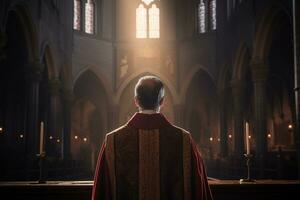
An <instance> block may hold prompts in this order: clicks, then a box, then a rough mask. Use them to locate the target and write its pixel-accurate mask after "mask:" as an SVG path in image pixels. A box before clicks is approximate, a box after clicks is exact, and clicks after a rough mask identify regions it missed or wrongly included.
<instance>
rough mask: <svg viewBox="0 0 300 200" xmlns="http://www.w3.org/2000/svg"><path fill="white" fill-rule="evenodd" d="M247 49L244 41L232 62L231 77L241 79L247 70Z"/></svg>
mask: <svg viewBox="0 0 300 200" xmlns="http://www.w3.org/2000/svg"><path fill="white" fill-rule="evenodd" d="M249 59H250V55H249V49H248V47H247V46H246V44H245V43H241V45H240V46H239V48H238V50H237V52H236V56H235V59H234V62H233V77H232V78H233V79H237V80H241V79H242V78H243V77H244V76H245V73H246V71H247V68H248V64H249Z"/></svg>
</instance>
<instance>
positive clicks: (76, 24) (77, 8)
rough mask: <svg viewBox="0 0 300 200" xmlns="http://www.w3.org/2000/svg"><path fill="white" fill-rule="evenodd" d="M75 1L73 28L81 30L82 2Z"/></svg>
mask: <svg viewBox="0 0 300 200" xmlns="http://www.w3.org/2000/svg"><path fill="white" fill-rule="evenodd" d="M73 2H74V16H73V29H75V30H80V28H81V27H80V20H81V18H80V15H81V12H80V10H81V4H80V1H79V0H74V1H73Z"/></svg>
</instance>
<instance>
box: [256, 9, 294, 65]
mask: <svg viewBox="0 0 300 200" xmlns="http://www.w3.org/2000/svg"><path fill="white" fill-rule="evenodd" d="M285 17H287V18H288V19H289V21H290V23H291V24H292V17H291V16H290V14H288V12H287V11H286V9H285V7H284V6H283V5H278V4H275V3H273V5H271V6H269V7H268V8H267V9H266V10H265V11H264V12H263V16H262V17H258V18H257V19H259V21H258V22H257V23H256V24H257V30H256V32H255V36H254V44H253V54H252V55H253V56H252V57H253V58H254V59H256V58H260V59H263V60H265V59H266V57H267V54H268V51H269V49H270V45H271V42H272V35H273V34H274V33H275V32H276V30H277V29H278V28H280V22H281V20H284V19H282V18H285Z"/></svg>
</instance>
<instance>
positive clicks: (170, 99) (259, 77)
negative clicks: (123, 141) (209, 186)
mask: <svg viewBox="0 0 300 200" xmlns="http://www.w3.org/2000/svg"><path fill="white" fill-rule="evenodd" d="M299 47H300V2H299V1H297V0H126V1H125V0H64V1H59V0H44V1H40V0H29V1H24V0H2V1H0V97H1V98H0V160H1V164H0V182H12V181H14V182H16V181H19V182H21V181H35V180H39V179H40V178H41V177H43V179H45V180H46V181H57V180H60V181H91V180H92V179H93V175H94V170H95V166H96V161H97V156H98V153H99V150H100V148H101V144H102V142H103V140H104V137H105V134H106V133H108V132H110V131H111V130H113V129H115V128H117V127H119V126H121V125H123V124H124V123H126V122H127V121H128V120H129V119H130V118H131V116H132V115H133V114H134V113H135V112H137V108H136V106H135V104H134V101H133V96H134V86H135V84H136V82H137V80H138V79H139V78H140V77H142V76H144V75H154V76H157V77H159V78H160V79H161V80H162V82H163V83H164V85H165V88H166V94H165V96H166V97H165V98H166V100H165V102H164V105H163V107H162V110H161V112H162V113H163V114H164V115H165V116H167V118H168V119H169V121H171V122H172V123H174V124H175V125H178V126H181V127H183V128H185V129H186V130H188V131H189V132H191V134H192V137H193V138H194V139H195V141H196V143H197V145H198V148H199V150H200V152H201V155H202V157H203V159H204V162H205V166H206V169H207V174H208V176H209V177H211V179H212V180H225V181H226V180H239V179H241V178H245V177H246V176H247V172H248V171H247V166H246V163H247V160H248V161H249V162H250V161H251V162H250V165H249V168H250V169H249V171H250V172H251V177H252V178H253V179H256V180H274V181H279V180H286V181H291V180H298V179H299V177H300V103H299V100H300V96H299V91H300V89H299V88H300V48H299ZM246 155H248V156H246ZM41 163H43V165H41ZM41 166H43V167H41ZM41 168H43V170H41ZM41 171H42V172H41ZM41 174H42V175H41ZM276 183H277V182H276ZM295 185H296V186H295ZM295 185H294V186H293V187H297V188H298V191H299V186H300V182H298V183H297V184H295ZM78 187H79V186H78ZM293 187H291V188H293ZM2 188H4V186H3V187H2ZM0 190H1V186H0ZM213 191H214V190H213ZM220 199H222V198H220ZM256 199H258V198H256ZM265 199H267V198H265Z"/></svg>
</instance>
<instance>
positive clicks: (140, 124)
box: [127, 113, 171, 129]
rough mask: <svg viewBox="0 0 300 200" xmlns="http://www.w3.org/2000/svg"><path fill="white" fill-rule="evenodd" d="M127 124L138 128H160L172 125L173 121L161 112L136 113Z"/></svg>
mask: <svg viewBox="0 0 300 200" xmlns="http://www.w3.org/2000/svg"><path fill="white" fill-rule="evenodd" d="M127 126H130V127H132V128H136V129H159V128H161V127H166V126H171V123H170V122H169V121H168V120H167V119H166V117H165V116H164V115H163V114H161V113H154V114H143V113H135V114H134V115H133V116H132V117H131V119H130V120H129V121H128V122H127Z"/></svg>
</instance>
